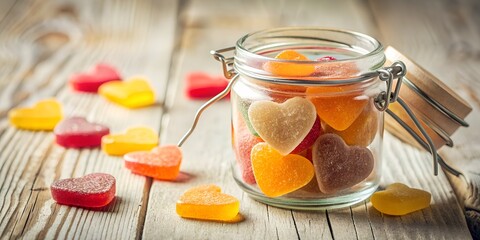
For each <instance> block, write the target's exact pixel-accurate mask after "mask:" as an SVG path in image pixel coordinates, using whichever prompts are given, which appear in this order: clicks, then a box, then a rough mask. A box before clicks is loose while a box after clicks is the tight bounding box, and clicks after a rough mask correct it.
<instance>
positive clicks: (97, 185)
mask: <svg viewBox="0 0 480 240" xmlns="http://www.w3.org/2000/svg"><path fill="white" fill-rule="evenodd" d="M50 190H51V193H52V197H53V199H54V200H55V201H56V202H57V203H59V204H63V205H71V206H79V207H89V208H97V207H103V206H105V205H107V204H109V203H110V202H111V201H112V200H113V199H114V198H115V178H114V177H113V176H112V175H110V174H106V173H92V174H88V175H85V176H83V177H80V178H68V179H61V180H57V181H55V182H53V183H52V185H51V187H50Z"/></svg>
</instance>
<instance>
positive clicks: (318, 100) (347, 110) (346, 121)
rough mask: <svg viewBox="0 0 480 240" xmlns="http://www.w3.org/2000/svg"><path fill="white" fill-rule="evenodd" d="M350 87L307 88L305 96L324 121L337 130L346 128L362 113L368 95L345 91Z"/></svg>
mask: <svg viewBox="0 0 480 240" xmlns="http://www.w3.org/2000/svg"><path fill="white" fill-rule="evenodd" d="M348 91H351V90H350V87H345V86H329V87H309V88H307V91H306V93H307V98H308V99H309V100H310V101H311V102H312V103H313V104H314V105H315V109H316V110H317V114H318V116H319V117H320V119H322V120H323V121H324V122H326V123H327V124H328V125H329V126H331V127H332V128H334V129H335V130H338V131H343V130H345V129H347V128H348V127H349V126H350V125H352V123H353V122H354V121H355V119H357V117H358V116H359V115H360V114H361V113H362V111H363V109H364V108H365V106H366V105H367V103H368V97H367V96H364V95H362V93H359V92H354V93H346V92H348Z"/></svg>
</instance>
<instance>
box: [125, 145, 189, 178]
mask: <svg viewBox="0 0 480 240" xmlns="http://www.w3.org/2000/svg"><path fill="white" fill-rule="evenodd" d="M123 159H124V160H125V167H126V168H128V169H130V170H131V171H132V172H133V173H136V174H140V175H144V176H148V177H152V178H155V179H160V180H174V179H176V178H177V176H178V174H179V173H180V163H181V162H182V151H181V150H180V148H179V147H177V146H173V145H168V146H161V147H156V148H154V149H152V150H151V151H150V152H146V151H141V152H131V153H127V154H125V155H124V156H123Z"/></svg>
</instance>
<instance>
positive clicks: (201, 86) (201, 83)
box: [185, 72, 228, 99]
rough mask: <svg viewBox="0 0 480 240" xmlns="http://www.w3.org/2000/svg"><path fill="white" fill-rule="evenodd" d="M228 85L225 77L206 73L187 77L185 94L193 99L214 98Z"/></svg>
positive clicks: (197, 73) (196, 73)
mask: <svg viewBox="0 0 480 240" xmlns="http://www.w3.org/2000/svg"><path fill="white" fill-rule="evenodd" d="M227 85H228V81H227V79H225V78H224V77H223V76H215V77H214V76H210V75H208V74H207V73H204V72H193V73H189V74H188V75H187V82H186V85H185V94H186V95H187V97H189V98H191V99H205V98H212V97H214V96H216V95H217V94H219V93H220V92H222V91H223V90H224V89H225V88H226V87H227Z"/></svg>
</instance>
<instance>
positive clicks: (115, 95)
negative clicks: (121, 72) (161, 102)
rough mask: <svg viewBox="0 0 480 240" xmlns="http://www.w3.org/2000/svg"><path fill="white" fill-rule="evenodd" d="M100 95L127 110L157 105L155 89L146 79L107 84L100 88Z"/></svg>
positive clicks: (138, 78)
mask: <svg viewBox="0 0 480 240" xmlns="http://www.w3.org/2000/svg"><path fill="white" fill-rule="evenodd" d="M98 93H99V94H100V95H102V96H104V97H105V98H107V99H108V100H110V101H112V102H114V103H117V104H119V105H122V106H124V107H127V108H139V107H145V106H150V105H152V104H154V103H155V93H154V91H153V89H152V88H151V86H150V84H149V83H148V82H147V81H146V80H145V79H144V78H140V77H135V78H131V79H129V80H127V81H112V82H108V83H105V84H103V85H102V86H100V88H99V89H98Z"/></svg>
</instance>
